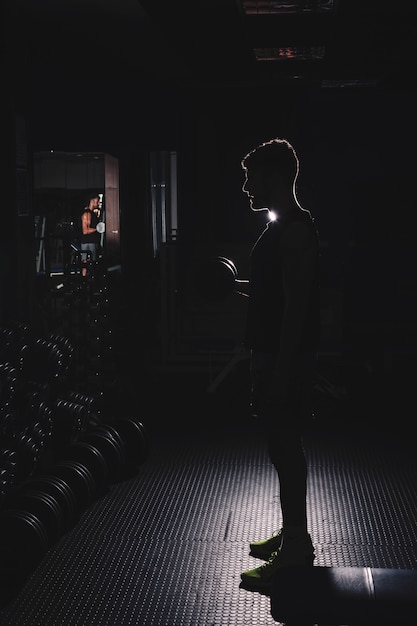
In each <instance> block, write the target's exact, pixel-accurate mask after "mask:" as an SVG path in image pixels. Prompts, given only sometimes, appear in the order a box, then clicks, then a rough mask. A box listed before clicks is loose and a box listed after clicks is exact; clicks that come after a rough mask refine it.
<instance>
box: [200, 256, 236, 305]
mask: <svg viewBox="0 0 417 626" xmlns="http://www.w3.org/2000/svg"><path fill="white" fill-rule="evenodd" d="M247 283H248V280H242V279H239V278H238V272H237V268H236V265H235V264H234V263H233V261H231V260H230V259H228V258H226V257H224V256H213V257H210V258H208V259H206V260H205V261H203V262H202V263H201V265H200V266H199V268H198V276H197V280H196V285H195V287H196V293H197V294H198V295H199V296H200V297H202V298H204V299H206V300H213V301H216V300H223V299H225V298H227V297H228V296H230V295H232V293H234V292H235V293H238V294H239V295H242V296H247V294H246V293H245V292H242V291H240V289H241V288H242V286H243V284H247Z"/></svg>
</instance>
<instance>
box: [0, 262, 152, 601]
mask: <svg viewBox="0 0 417 626" xmlns="http://www.w3.org/2000/svg"><path fill="white" fill-rule="evenodd" d="M89 269H90V271H89V273H88V274H87V276H85V277H84V276H82V274H81V271H72V272H70V273H68V275H67V276H66V277H65V279H64V287H63V289H62V292H61V293H62V296H61V297H62V306H63V308H64V313H65V314H64V315H63V317H62V322H61V326H60V328H56V329H54V331H53V332H50V333H49V334H48V336H46V337H38V336H36V335H35V334H34V333H33V331H32V330H31V329H30V328H29V327H28V326H24V325H21V324H11V325H10V327H4V328H0V435H1V444H0V583H2V584H1V585H0V604H4V603H7V602H8V601H9V600H10V599H11V598H12V597H13V596H14V595H15V593H17V591H18V590H19V589H20V588H21V586H22V585H23V584H24V582H25V580H26V579H27V577H28V576H29V575H30V573H31V572H32V571H33V569H34V568H35V567H36V566H37V564H38V563H39V562H40V560H41V559H42V558H43V556H44V555H45V554H46V552H47V551H48V549H49V548H50V547H51V546H52V545H54V543H55V542H56V541H57V540H58V539H59V538H60V537H61V536H62V535H63V534H65V533H66V532H67V531H68V530H69V529H70V528H72V527H73V526H74V524H76V523H77V521H78V520H79V518H80V516H81V515H82V514H83V512H84V511H85V510H86V509H87V508H88V507H89V506H90V505H91V504H92V503H93V502H94V501H95V500H96V499H98V498H101V497H103V496H104V495H105V494H106V493H107V492H108V490H109V489H110V488H111V485H112V484H113V483H116V482H119V481H121V480H126V479H128V478H130V477H132V476H134V475H135V473H137V472H138V471H139V469H140V466H141V465H142V464H143V462H144V461H145V460H146V458H147V454H148V449H149V443H148V437H147V432H146V429H145V426H144V424H143V422H142V420H141V418H140V416H137V415H132V414H128V413H126V411H120V413H118V412H117V411H116V412H115V413H114V414H111V413H110V412H108V411H107V410H106V406H108V403H107V402H106V397H105V390H106V388H107V387H108V386H109V381H110V380H111V379H112V377H113V376H114V370H115V369H117V365H116V362H115V360H116V359H115V355H114V352H113V347H114V346H113V343H112V328H111V321H110V319H109V317H110V316H109V310H110V306H109V294H108V285H107V275H106V273H105V272H104V271H103V270H102V268H101V267H99V266H98V265H96V266H94V267H91V268H89Z"/></svg>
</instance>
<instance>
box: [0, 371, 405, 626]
mask: <svg viewBox="0 0 417 626" xmlns="http://www.w3.org/2000/svg"><path fill="white" fill-rule="evenodd" d="M167 378H168V381H165V386H164V382H162V393H161V392H160V393H159V394H156V400H155V402H154V404H150V403H148V404H147V405H146V406H145V405H143V408H142V410H143V415H142V416H141V418H143V423H144V424H145V425H146V426H147V428H148V435H149V442H150V449H149V453H148V455H147V457H146V458H145V459H144V460H143V463H142V464H141V465H140V467H139V470H138V472H137V473H136V474H135V475H134V476H131V477H129V478H128V479H127V480H123V481H121V482H118V483H115V484H113V485H111V488H110V490H109V491H108V493H107V494H106V495H104V496H103V497H102V498H100V499H98V500H96V501H95V502H94V503H93V504H92V505H91V506H89V507H88V509H87V510H85V511H84V512H83V514H82V515H81V517H80V519H79V521H78V523H77V524H76V525H75V527H73V528H72V529H70V530H69V531H68V532H67V533H66V534H65V535H64V536H62V537H61V538H60V539H59V540H58V541H57V543H56V544H55V545H54V546H53V547H51V548H50V549H49V550H48V552H47V554H46V555H45V557H44V558H43V559H42V561H41V562H40V563H39V565H38V566H37V567H36V569H35V570H34V571H33V572H32V573H31V575H30V576H29V578H28V579H27V580H26V583H25V584H24V586H23V588H22V589H21V590H20V591H19V592H18V593H17V595H16V596H15V597H14V598H12V599H11V601H10V602H9V603H8V604H7V605H6V606H4V607H3V608H2V610H1V612H0V624H1V626H26V625H27V626H37V625H39V626H57V625H58V624H60V625H63V626H94V625H102V626H128V625H132V624H137V625H140V626H240V625H242V626H243V625H245V624H246V625H248V626H270V625H273V624H277V623H278V622H276V621H275V620H274V619H273V617H272V615H271V606H270V598H269V597H268V596H265V595H262V594H259V593H257V592H250V591H247V590H245V589H242V588H240V586H239V582H240V572H241V571H243V570H245V569H248V568H249V567H252V566H255V565H256V564H257V562H258V561H257V560H256V559H255V558H253V557H251V556H250V555H249V546H248V544H249V541H251V540H255V539H261V538H264V537H266V536H268V535H270V534H271V533H272V532H273V531H275V530H276V529H277V528H278V527H279V526H280V517H279V513H278V506H277V504H278V496H279V489H278V485H277V481H276V477H275V475H274V471H273V470H272V468H271V465H270V463H269V460H268V458H267V456H266V454H265V449H264V446H263V443H262V438H261V436H260V433H259V430H258V428H257V424H256V421H255V420H254V419H253V418H252V417H251V416H250V415H249V412H248V410H247V404H246V400H247V398H246V394H245V391H244V389H245V386H246V382H247V381H246V373H245V371H243V372H242V371H238V372H237V373H235V374H234V375H232V376H231V377H229V378H228V379H227V380H226V381H225V382H224V384H222V385H221V386H220V388H219V389H218V390H217V391H216V392H215V393H214V394H209V395H207V394H206V391H205V386H204V384H200V381H194V379H193V377H192V376H190V375H184V376H171V375H170V376H168V377H167ZM178 379H181V380H178ZM408 389H410V395H412V386H411V388H410V387H408ZM374 392H375V393H376V391H375V389H373V391H372V392H370V393H369V397H368V401H364V402H360V403H359V402H357V403H355V402H352V403H347V405H346V406H343V407H342V406H341V404H340V403H339V404H338V401H336V400H335V399H334V397H333V399H332V400H331V401H328V402H327V401H324V399H323V398H322V401H321V402H320V403H318V404H320V406H319V407H318V410H317V411H316V414H315V418H314V419H313V420H312V422H311V425H310V427H309V428H308V430H307V432H306V436H305V449H306V454H307V458H308V466H309V479H308V480H309V482H308V510H309V527H310V531H311V535H312V539H313V542H314V545H315V548H316V561H315V565H317V566H338V567H344V566H361V567H362V566H368V567H381V568H395V569H416V568H417V509H416V502H417V454H416V447H417V446H416V436H415V432H414V431H413V430H412V429H410V428H409V427H408V426H407V424H408V421H409V420H410V419H411V418H410V417H409V416H410V414H412V413H413V407H412V406H411V407H410V405H409V400H410V398H404V397H401V399H400V396H399V395H397V396H396V400H394V399H393V396H395V395H396V394H394V393H393V394H392V395H391V396H390V398H391V400H392V401H391V402H387V400H386V398H384V399H382V398H381V396H379V397H378V398H376V396H375V395H374ZM376 400H378V401H376ZM414 410H415V407H414ZM410 412H411V413H410Z"/></svg>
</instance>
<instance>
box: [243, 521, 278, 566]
mask: <svg viewBox="0 0 417 626" xmlns="http://www.w3.org/2000/svg"><path fill="white" fill-rule="evenodd" d="M281 542H282V528H281V529H280V530H277V531H276V532H275V533H274V534H273V535H272V537H269V538H268V539H262V540H261V541H252V543H250V544H249V547H250V554H251V555H252V556H256V557H259V558H260V559H269V557H270V556H271V554H272V553H273V552H277V551H278V550H279V549H280V547H281Z"/></svg>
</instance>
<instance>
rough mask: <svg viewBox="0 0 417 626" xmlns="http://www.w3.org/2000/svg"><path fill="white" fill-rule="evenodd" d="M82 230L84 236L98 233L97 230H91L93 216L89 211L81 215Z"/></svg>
mask: <svg viewBox="0 0 417 626" xmlns="http://www.w3.org/2000/svg"><path fill="white" fill-rule="evenodd" d="M81 228H82V231H83V235H89V234H90V233H95V232H96V229H95V228H91V214H90V213H89V212H88V211H85V212H84V213H83V214H82V215H81Z"/></svg>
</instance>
